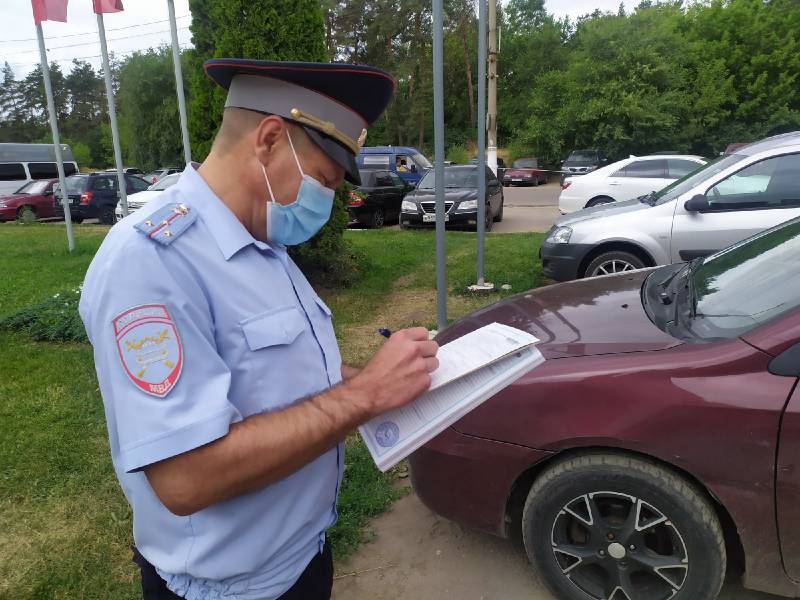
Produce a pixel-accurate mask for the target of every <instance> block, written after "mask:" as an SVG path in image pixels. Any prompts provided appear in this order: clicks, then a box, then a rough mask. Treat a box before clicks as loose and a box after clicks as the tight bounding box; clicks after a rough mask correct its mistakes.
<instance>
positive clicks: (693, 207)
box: [683, 194, 710, 212]
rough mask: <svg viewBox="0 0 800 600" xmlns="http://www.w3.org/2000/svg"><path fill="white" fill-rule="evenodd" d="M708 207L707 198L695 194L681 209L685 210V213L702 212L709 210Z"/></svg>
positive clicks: (703, 195)
mask: <svg viewBox="0 0 800 600" xmlns="http://www.w3.org/2000/svg"><path fill="white" fill-rule="evenodd" d="M709 207H710V205H709V204H708V198H706V196H705V194H697V195H696V196H693V197H692V198H690V199H689V200H687V201H686V203H685V204H684V205H683V208H685V209H686V212H704V211H707V210H708V209H709Z"/></svg>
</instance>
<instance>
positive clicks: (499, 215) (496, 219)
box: [494, 198, 506, 223]
mask: <svg viewBox="0 0 800 600" xmlns="http://www.w3.org/2000/svg"><path fill="white" fill-rule="evenodd" d="M505 203H506V199H505V198H500V210H498V211H497V214H496V215H495V216H494V222H495V223H500V222H502V221H503V208H505Z"/></svg>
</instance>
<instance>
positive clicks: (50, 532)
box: [0, 223, 542, 599]
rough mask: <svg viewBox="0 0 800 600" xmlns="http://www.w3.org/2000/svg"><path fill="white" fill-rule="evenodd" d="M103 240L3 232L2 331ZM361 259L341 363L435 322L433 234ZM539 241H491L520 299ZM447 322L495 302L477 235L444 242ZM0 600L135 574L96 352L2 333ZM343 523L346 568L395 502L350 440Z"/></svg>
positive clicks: (88, 230) (100, 593) (341, 307)
mask: <svg viewBox="0 0 800 600" xmlns="http://www.w3.org/2000/svg"><path fill="white" fill-rule="evenodd" d="M106 230H107V229H106V228H103V227H99V226H91V225H89V226H86V225H82V226H77V227H76V228H75V231H76V241H77V249H76V251H75V252H74V253H72V254H69V253H68V252H67V250H66V238H65V232H64V227H63V226H60V225H19V224H16V223H11V224H6V225H0V254H1V255H2V256H3V257H4V261H3V262H4V266H5V267H6V268H5V273H4V277H3V278H0V317H2V316H4V315H8V314H11V313H14V312H16V311H18V310H20V309H22V308H24V307H26V306H29V305H32V304H36V303H38V302H40V301H42V300H44V299H46V298H50V297H52V295H53V294H55V293H56V292H59V291H61V290H64V289H69V288H74V287H76V286H77V285H79V284H80V283H81V282H82V280H83V275H84V272H85V270H86V268H87V267H88V265H89V262H90V261H91V258H92V256H93V254H94V252H95V250H96V249H97V247H98V246H99V244H100V242H101V241H102V238H103V236H104V235H105V232H106ZM347 239H348V240H349V241H350V243H351V244H352V245H353V247H354V249H355V250H356V251H357V253H358V254H359V255H361V256H363V264H362V266H361V275H360V278H359V279H358V281H357V283H356V284H355V285H354V286H353V287H351V288H349V289H345V290H333V289H329V290H323V295H324V296H325V298H326V300H327V301H328V302H329V304H330V305H331V308H332V309H333V310H334V315H335V316H334V325H335V328H336V331H337V337H338V338H339V342H340V345H341V347H342V350H343V354H344V356H345V357H346V359H348V360H349V361H351V362H353V363H355V364H358V363H362V362H364V361H366V360H367V359H368V358H369V356H370V355H371V354H372V352H374V350H375V349H376V348H377V347H378V346H379V345H380V343H381V338H380V336H378V335H377V334H376V333H375V326H376V325H384V324H386V325H388V326H390V327H392V328H396V327H402V326H406V325H411V324H421V325H427V326H432V325H433V324H434V322H435V315H436V310H435V302H434V301H433V300H434V298H435V293H434V289H435V280H436V271H435V265H436V256H435V254H436V253H435V238H434V234H433V232H432V231H419V232H415V231H395V230H383V231H352V232H348V233H347ZM540 241H541V235H539V234H507V235H497V234H493V235H489V236H488V237H487V242H486V279H487V280H488V281H493V282H494V283H495V284H497V285H500V284H503V283H509V284H511V285H512V290H511V292H503V294H507V293H517V292H520V291H523V290H525V289H528V288H531V287H535V286H537V285H539V284H540V283H541V282H542V276H541V272H540V270H539V266H538V261H537V260H535V257H536V250H537V248H538V244H539V242H540ZM447 251H448V262H447V274H448V288H449V291H450V294H449V305H450V306H449V310H450V314H449V317H450V318H457V317H459V316H461V315H463V314H465V313H466V312H468V311H470V310H472V309H474V308H476V307H477V306H480V305H482V304H485V303H487V302H491V301H493V300H495V299H497V298H499V297H500V296H501V295H503V294H500V293H497V294H492V295H490V296H486V297H484V296H481V297H471V296H469V295H467V294H465V293H464V288H465V287H466V285H468V284H469V283H473V282H474V279H475V234H470V233H461V232H448V235H447ZM0 419H2V423H3V435H2V436H0V597H2V598H5V597H8V598H44V597H47V598H81V599H84V598H86V599H94V598H97V599H100V598H115V599H118V598H121V599H125V598H136V597H140V592H139V589H138V573H137V570H136V568H135V566H134V565H133V563H131V562H130V551H129V547H130V544H131V543H132V539H131V524H130V510H129V508H128V505H127V503H126V502H125V499H124V497H123V496H122V493H121V491H120V489H119V486H118V484H117V481H116V478H115V476H114V472H113V469H112V466H111V460H110V455H109V449H108V441H107V433H106V427H105V417H104V414H103V407H102V400H101V398H100V394H99V391H98V388H97V381H96V378H95V373H94V366H93V361H92V352H91V347H90V346H89V345H87V344H81V343H51V342H35V341H33V340H32V339H31V338H30V337H29V336H27V335H25V334H23V333H19V332H8V331H0ZM347 446H348V452H347V459H346V471H345V481H344V484H343V486H342V490H341V495H340V501H339V523H337V525H336V526H335V528H334V529H332V530H331V532H330V536H331V539H332V540H333V544H334V553H335V555H336V556H337V557H338V558H341V557H343V556H345V555H346V554H347V553H349V552H352V551H353V550H354V549H355V548H356V547H357V546H358V544H359V543H361V542H362V541H363V540H364V539H367V538H368V535H369V532H368V530H367V529H366V528H365V527H366V525H367V523H368V520H369V519H370V518H371V517H373V516H375V515H377V514H379V513H380V512H382V511H384V510H386V509H387V508H388V507H389V506H390V505H391V502H392V501H393V500H394V499H395V498H396V497H397V496H398V495H399V494H400V493H401V492H400V491H398V489H397V488H395V487H394V486H393V485H392V480H393V476H392V475H391V474H387V475H382V474H380V473H379V472H378V470H377V469H376V468H375V467H374V465H373V464H372V460H371V458H370V456H369V453H368V452H367V451H366V449H365V448H364V446H363V444H362V443H361V442H360V440H359V439H358V438H357V437H356V436H353V437H351V438H350V439H348V441H347Z"/></svg>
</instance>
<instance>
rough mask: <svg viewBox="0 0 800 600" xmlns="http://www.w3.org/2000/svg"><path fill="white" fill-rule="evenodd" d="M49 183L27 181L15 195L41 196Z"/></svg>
mask: <svg viewBox="0 0 800 600" xmlns="http://www.w3.org/2000/svg"><path fill="white" fill-rule="evenodd" d="M49 183H50V182H49V181H29V182H28V183H26V184H25V185H23V186H22V187H21V188H19V189H18V190H17V191H16V192H14V193H15V194H41V193H42V192H44V191H45V190H46V189H47V186H48V185H49Z"/></svg>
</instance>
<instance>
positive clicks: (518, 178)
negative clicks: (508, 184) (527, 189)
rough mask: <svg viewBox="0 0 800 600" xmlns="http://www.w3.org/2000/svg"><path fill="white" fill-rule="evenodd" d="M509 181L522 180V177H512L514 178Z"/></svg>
mask: <svg viewBox="0 0 800 600" xmlns="http://www.w3.org/2000/svg"><path fill="white" fill-rule="evenodd" d="M511 181H522V179H521V178H520V177H514V179H512V180H511Z"/></svg>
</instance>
